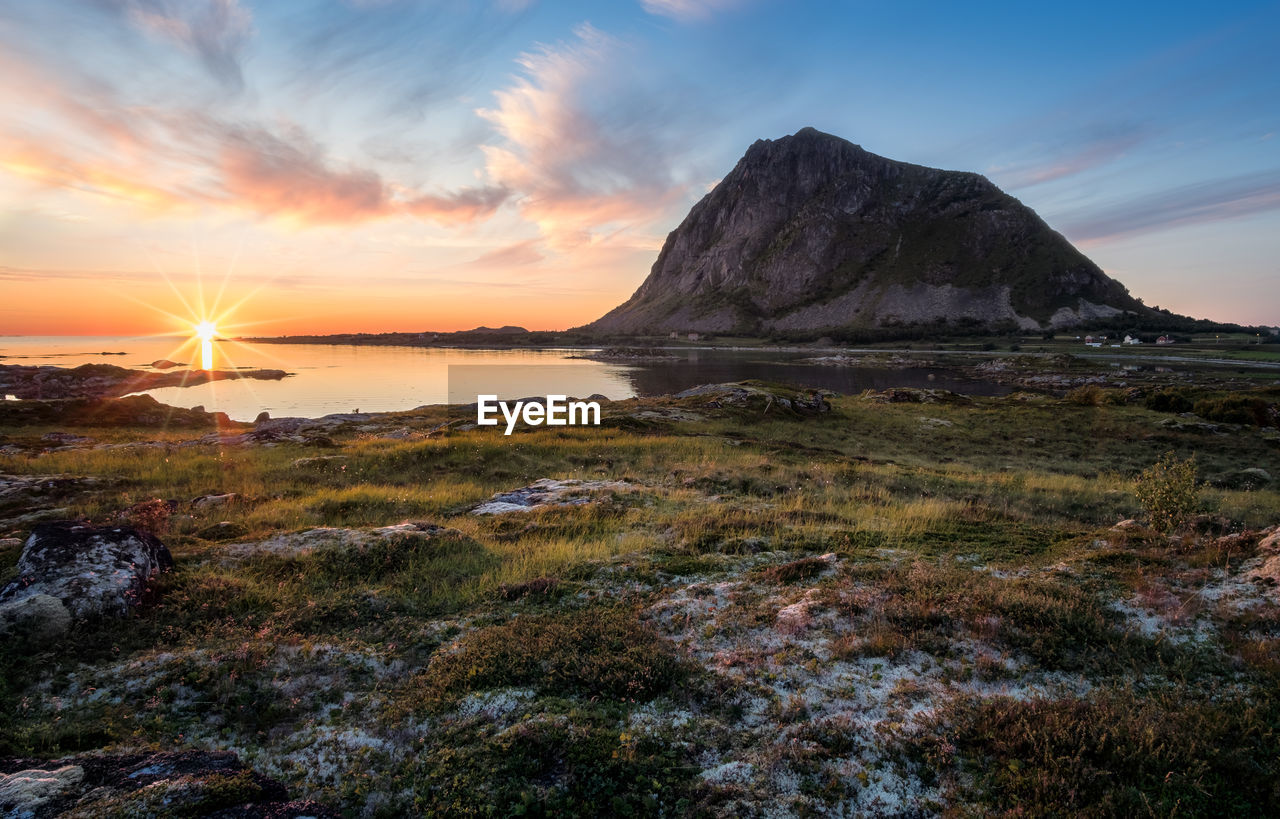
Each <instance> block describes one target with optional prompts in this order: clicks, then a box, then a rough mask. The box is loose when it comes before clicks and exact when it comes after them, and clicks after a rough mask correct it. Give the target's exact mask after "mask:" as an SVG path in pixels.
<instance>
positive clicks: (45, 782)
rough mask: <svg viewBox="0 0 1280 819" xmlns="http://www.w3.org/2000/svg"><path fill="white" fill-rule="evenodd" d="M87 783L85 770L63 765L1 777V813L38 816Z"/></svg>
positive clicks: (2, 775)
mask: <svg viewBox="0 0 1280 819" xmlns="http://www.w3.org/2000/svg"><path fill="white" fill-rule="evenodd" d="M83 781H84V768H81V767H80V766H79V765H63V766H62V767H61V768H55V769H53V770H43V769H40V768H31V769H28V770H25V771H16V772H14V773H11V774H0V811H4V815H5V816H35V815H37V814H38V813H40V812H42V809H43V808H44V806H45V805H47V804H49V803H50V802H55V801H57V800H58V799H59V798H61V797H62V796H64V795H65V794H66V793H67V792H68V791H70V790H72V789H73V788H75V787H77V786H78V785H80V783H81V782H83Z"/></svg>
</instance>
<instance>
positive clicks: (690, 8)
mask: <svg viewBox="0 0 1280 819" xmlns="http://www.w3.org/2000/svg"><path fill="white" fill-rule="evenodd" d="M740 3H741V0H640V5H641V7H642V8H644V10H645V11H647V12H649V13H650V14H657V15H660V16H662V17H670V18H671V19H672V20H678V21H680V22H682V23H688V22H693V21H697V20H706V19H708V18H710V17H711V16H712V15H713V14H715V13H716V12H719V11H724V10H726V9H729V8H732V7H733V6H736V5H739V4H740Z"/></svg>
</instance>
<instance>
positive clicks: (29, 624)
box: [0, 594, 71, 641]
mask: <svg viewBox="0 0 1280 819" xmlns="http://www.w3.org/2000/svg"><path fill="white" fill-rule="evenodd" d="M70 628H71V612H70V611H68V610H67V607H66V606H64V605H63V604H62V601H61V600H59V599H58V598H56V597H52V596H50V595H48V594H33V595H31V596H30V597H23V598H20V599H18V600H16V601H14V602H13V603H12V604H9V605H0V633H3V634H11V633H12V634H24V635H26V636H27V637H29V638H30V639H32V640H35V641H41V640H55V639H57V638H59V637H61V636H62V635H64V634H66V633H67V631H69V630H70Z"/></svg>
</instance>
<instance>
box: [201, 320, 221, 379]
mask: <svg viewBox="0 0 1280 819" xmlns="http://www.w3.org/2000/svg"><path fill="white" fill-rule="evenodd" d="M217 332H218V326H217V325H216V324H214V323H213V322H212V321H202V322H200V323H199V324H197V325H196V338H198V339H200V368H201V369H202V370H212V369H213V337H214V336H215V335H216V334H217Z"/></svg>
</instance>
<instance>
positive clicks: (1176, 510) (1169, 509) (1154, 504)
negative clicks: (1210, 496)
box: [1133, 451, 1199, 532]
mask: <svg viewBox="0 0 1280 819" xmlns="http://www.w3.org/2000/svg"><path fill="white" fill-rule="evenodd" d="M1133 492H1134V494H1135V495H1137V497H1138V503H1140V504H1142V508H1143V509H1144V510H1145V511H1146V513H1147V518H1148V519H1149V520H1150V521H1151V528H1153V529H1155V530H1156V531H1158V532H1171V531H1173V530H1175V529H1177V528H1179V527H1180V526H1182V525H1183V524H1184V523H1186V522H1187V520H1188V519H1189V518H1190V517H1191V515H1192V514H1193V513H1194V512H1195V508H1196V503H1197V501H1198V500H1199V493H1198V490H1197V489H1196V459H1195V456H1192V457H1190V458H1187V459H1186V460H1179V459H1178V457H1177V456H1176V455H1175V454H1174V453H1173V452H1172V451H1170V452H1167V453H1165V455H1164V457H1162V458H1161V459H1160V460H1158V461H1156V462H1155V463H1154V464H1153V465H1152V466H1150V467H1148V468H1147V469H1146V470H1144V471H1143V473H1142V474H1141V475H1139V476H1138V480H1137V483H1136V485H1135V486H1134V490H1133Z"/></svg>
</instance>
